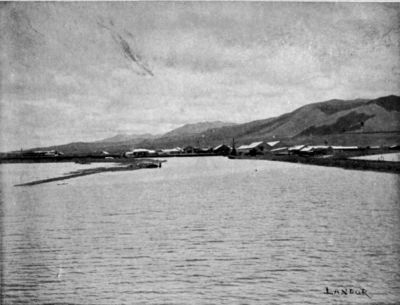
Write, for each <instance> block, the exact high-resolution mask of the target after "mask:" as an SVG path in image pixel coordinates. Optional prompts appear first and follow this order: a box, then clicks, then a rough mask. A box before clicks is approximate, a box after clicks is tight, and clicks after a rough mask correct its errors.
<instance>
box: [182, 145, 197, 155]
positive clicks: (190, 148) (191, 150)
mask: <svg viewBox="0 0 400 305" xmlns="http://www.w3.org/2000/svg"><path fill="white" fill-rule="evenodd" d="M194 149H195V148H194V147H193V146H190V145H189V146H186V147H185V148H184V149H183V151H184V153H186V154H193V153H194Z"/></svg>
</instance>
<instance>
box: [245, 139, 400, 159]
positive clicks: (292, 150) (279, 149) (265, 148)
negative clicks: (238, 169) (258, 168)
mask: <svg viewBox="0 0 400 305" xmlns="http://www.w3.org/2000/svg"><path fill="white" fill-rule="evenodd" d="M381 148H382V147H381V146H367V147H360V146H338V145H305V144H304V145H295V146H290V145H286V144H285V143H283V142H281V141H273V142H263V141H260V142H253V143H251V144H249V145H242V146H239V147H238V148H237V154H239V155H242V154H244V155H257V154H266V153H269V154H274V155H306V156H307V155H329V154H334V153H340V152H357V151H363V150H366V149H381ZM387 148H388V149H398V148H399V145H393V146H390V147H387Z"/></svg>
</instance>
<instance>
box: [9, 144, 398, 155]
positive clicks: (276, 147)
mask: <svg viewBox="0 0 400 305" xmlns="http://www.w3.org/2000/svg"><path fill="white" fill-rule="evenodd" d="M382 149H385V150H388V149H389V150H399V149H400V145H393V146H390V147H389V146H388V147H382V146H366V147H360V146H335V145H306V144H304V145H295V146H288V145H286V144H285V143H284V142H283V141H258V142H253V143H250V144H245V145H240V146H238V147H236V146H235V142H234V140H233V141H232V145H226V144H220V145H217V146H215V147H194V146H186V147H183V148H182V147H175V148H170V149H155V150H152V149H146V148H135V149H132V150H131V151H126V152H123V153H121V154H111V153H109V152H107V151H100V152H95V153H92V154H90V155H88V156H87V157H95V158H102V159H105V160H110V159H114V158H146V157H168V156H182V157H184V156H212V155H219V156H229V155H233V156H257V155H272V156H274V155H275V156H285V155H299V156H321V157H323V156H327V157H328V156H331V155H334V154H337V153H351V152H353V153H357V152H364V151H366V150H368V151H371V150H382ZM5 157H6V158H7V157H9V158H28V159H29V158H32V159H36V158H45V159H46V158H47V159H48V158H57V157H58V158H62V157H73V156H66V155H64V153H63V152H61V151H57V150H32V151H22V152H14V153H12V154H8V155H7V156H5ZM81 157H82V156H81Z"/></svg>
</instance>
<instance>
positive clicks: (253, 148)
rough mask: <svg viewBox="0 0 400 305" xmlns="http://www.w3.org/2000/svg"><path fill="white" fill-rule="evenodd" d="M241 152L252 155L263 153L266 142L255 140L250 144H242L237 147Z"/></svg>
mask: <svg viewBox="0 0 400 305" xmlns="http://www.w3.org/2000/svg"><path fill="white" fill-rule="evenodd" d="M237 151H238V153H239V154H244V155H246V154H251V155H256V154H260V153H263V151H264V142H262V141H261V142H253V143H251V144H249V145H242V146H239V147H238V149H237Z"/></svg>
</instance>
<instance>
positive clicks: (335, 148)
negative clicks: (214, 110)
mask: <svg viewBox="0 0 400 305" xmlns="http://www.w3.org/2000/svg"><path fill="white" fill-rule="evenodd" d="M331 148H332V149H333V151H335V152H337V151H355V150H359V149H360V148H359V147H358V146H331Z"/></svg>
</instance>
